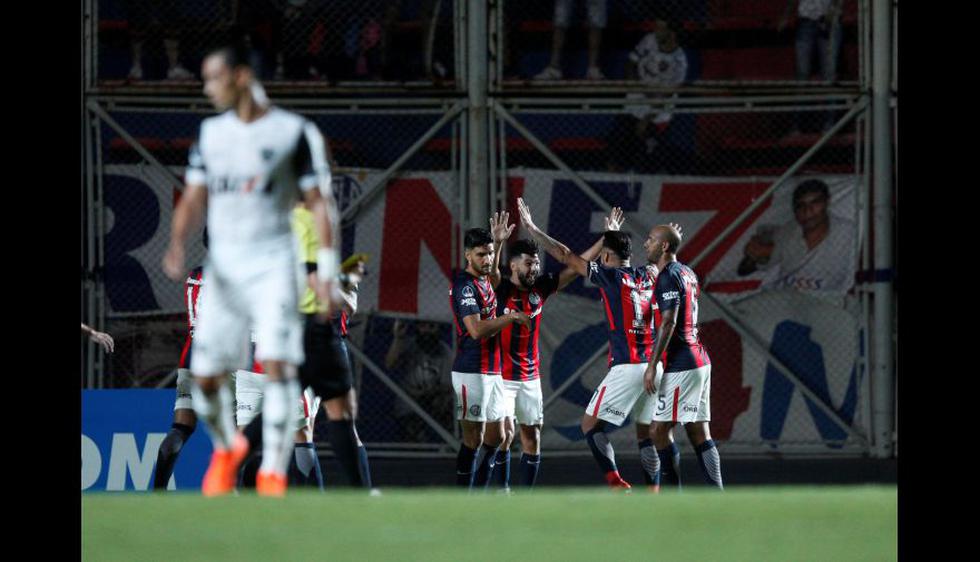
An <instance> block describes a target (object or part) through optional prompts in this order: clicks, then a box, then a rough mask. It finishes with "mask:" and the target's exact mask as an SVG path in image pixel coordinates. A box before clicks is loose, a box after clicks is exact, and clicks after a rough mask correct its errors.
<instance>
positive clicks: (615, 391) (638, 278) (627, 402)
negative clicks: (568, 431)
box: [517, 198, 662, 490]
mask: <svg viewBox="0 0 980 562" xmlns="http://www.w3.org/2000/svg"><path fill="white" fill-rule="evenodd" d="M517 205H518V209H519V211H520V214H521V224H523V225H524V228H526V229H527V230H528V232H529V233H530V235H531V237H532V238H533V239H534V240H535V242H537V243H538V245H539V246H540V247H542V248H544V250H545V251H546V252H548V253H549V254H551V255H552V256H553V257H554V258H555V259H557V260H558V261H560V262H561V263H563V264H565V265H566V266H568V267H571V268H572V269H574V270H575V272H576V273H577V274H578V275H581V276H583V277H586V278H587V279H589V281H591V282H592V283H594V284H595V285H597V286H598V287H599V292H600V294H601V296H602V301H603V304H604V305H605V312H606V321H607V322H608V325H609V360H608V361H609V373H608V374H607V375H606V377H605V378H604V379H603V380H602V382H601V383H599V386H598V387H597V388H596V390H595V392H594V393H593V395H592V399H591V400H590V401H589V404H588V406H587V407H586V409H585V415H584V416H583V417H582V432H583V433H584V434H585V439H586V442H587V443H588V444H589V449H590V450H591V451H592V455H593V457H595V460H596V462H597V463H598V464H599V468H600V469H601V470H602V472H603V473H604V475H605V478H606V482H607V483H608V484H609V486H610V487H612V488H614V489H617V488H621V489H626V490H629V489H630V488H631V487H632V486H630V484H629V483H628V482H626V481H625V480H623V478H622V476H620V474H619V470H618V469H617V467H616V457H615V452H614V451H613V447H612V444H611V443H610V442H609V439H608V438H607V437H606V434H605V432H604V430H605V427H606V424H607V423H612V424H614V425H622V423H623V422H624V421H625V420H626V417H627V416H628V415H630V413H632V415H633V417H634V419H635V420H636V423H637V434H638V435H637V436H638V437H639V436H640V432H641V430H642V429H643V428H645V426H646V425H648V424H649V423H650V421H651V420H652V418H653V408H654V405H655V403H654V400H653V399H652V397H650V396H647V395H646V394H644V392H643V374H644V372H645V371H646V370H647V364H648V362H650V358H651V352H652V351H653V330H652V325H653V306H652V302H651V301H652V293H653V284H654V280H655V279H656V276H657V268H656V267H655V266H652V265H646V266H639V267H634V266H632V265H630V254H631V248H630V238H629V235H628V234H626V233H624V232H621V231H606V232H605V233H603V236H602V248H601V250H600V253H599V259H598V260H596V261H586V260H584V259H582V258H581V257H579V256H577V255H575V254H574V253H573V252H572V251H571V250H569V249H568V247H567V246H565V245H564V244H562V243H561V242H558V241H557V240H555V239H553V238H551V237H549V236H548V235H547V234H545V233H544V232H542V231H541V230H540V229H539V228H538V227H537V226H536V225H535V224H534V221H533V220H532V218H531V211H530V209H529V208H528V207H527V205H526V204H525V203H524V199H523V198H518V200H517ZM651 364H652V365H656V367H655V368H654V370H655V372H656V373H661V372H662V366H661V365H660V361H656V360H655V361H653V362H652V363H651ZM658 382H659V381H658ZM644 437H645V435H644ZM644 445H645V444H644V443H643V442H641V443H640V461H641V463H642V464H643V468H644V472H645V474H646V476H647V479H648V481H649V482H652V480H653V475H654V473H653V472H651V469H652V468H653V466H652V464H651V462H650V457H655V456H656V453H655V452H654V451H653V447H652V444H651V445H648V446H644Z"/></svg>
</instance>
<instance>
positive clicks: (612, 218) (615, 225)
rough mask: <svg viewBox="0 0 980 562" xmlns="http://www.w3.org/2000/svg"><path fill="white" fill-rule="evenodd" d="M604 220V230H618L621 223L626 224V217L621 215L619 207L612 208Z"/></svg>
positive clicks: (621, 211)
mask: <svg viewBox="0 0 980 562" xmlns="http://www.w3.org/2000/svg"><path fill="white" fill-rule="evenodd" d="M605 220H606V230H619V229H620V228H621V227H622V226H623V223H624V222H626V217H625V216H624V215H623V210H622V209H621V208H619V207H613V208H612V211H610V212H609V216H608V217H605Z"/></svg>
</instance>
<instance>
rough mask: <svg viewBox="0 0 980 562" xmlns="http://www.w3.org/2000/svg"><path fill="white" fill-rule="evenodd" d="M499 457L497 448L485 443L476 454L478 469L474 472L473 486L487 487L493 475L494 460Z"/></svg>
mask: <svg viewBox="0 0 980 562" xmlns="http://www.w3.org/2000/svg"><path fill="white" fill-rule="evenodd" d="M496 459H497V448H496V447H494V446H491V445H487V444H486V443H484V444H483V445H482V446H481V447H480V450H479V452H477V455H476V470H475V471H474V472H473V485H472V486H471V488H486V487H487V486H488V485H489V484H490V477H491V476H493V467H494V461H495V460H496Z"/></svg>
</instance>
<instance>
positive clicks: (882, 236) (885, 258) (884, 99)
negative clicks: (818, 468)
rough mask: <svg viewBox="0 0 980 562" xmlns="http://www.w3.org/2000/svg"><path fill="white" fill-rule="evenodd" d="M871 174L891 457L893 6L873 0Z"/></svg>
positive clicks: (878, 374)
mask: <svg viewBox="0 0 980 562" xmlns="http://www.w3.org/2000/svg"><path fill="white" fill-rule="evenodd" d="M871 16H872V25H873V31H872V33H873V40H872V50H873V52H872V59H873V60H874V63H873V64H872V73H873V79H872V100H873V101H872V120H871V122H872V126H873V132H872V134H873V138H874V143H873V150H874V156H873V158H872V166H873V168H872V170H873V177H874V186H873V195H874V201H873V209H874V215H873V216H874V232H875V245H874V268H875V270H874V336H873V342H874V344H873V345H874V352H873V354H872V357H873V361H874V364H873V366H874V368H873V369H872V373H873V375H872V376H873V378H872V385H871V388H872V391H873V392H874V397H873V404H874V416H873V424H872V426H873V427H874V431H875V433H874V445H875V447H874V450H875V455H876V456H878V457H882V458H886V457H890V456H891V453H892V446H893V429H894V428H893V423H894V417H893V415H892V414H893V411H894V407H895V405H894V402H893V400H892V397H893V393H894V385H895V379H896V377H895V364H894V355H893V354H894V350H895V348H894V341H893V329H894V306H895V303H894V300H893V294H892V293H893V290H892V278H893V275H894V272H893V270H892V251H893V248H892V236H893V234H892V194H893V186H892V164H891V158H892V135H891V119H890V116H891V115H890V114H891V111H890V107H889V105H890V101H891V78H890V76H889V75H890V74H891V60H890V57H891V54H892V50H891V45H890V42H891V37H890V35H891V29H890V27H891V2H890V1H889V0H874V4H873V6H872V13H871Z"/></svg>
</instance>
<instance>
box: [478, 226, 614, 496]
mask: <svg viewBox="0 0 980 562" xmlns="http://www.w3.org/2000/svg"><path fill="white" fill-rule="evenodd" d="M505 217H506V213H505ZM622 222H623V211H622V209H620V208H619V207H614V208H613V210H612V213H611V214H610V215H609V216H608V217H606V230H619V227H620V225H621V224H622ZM504 223H505V224H506V218H505V219H504ZM601 249H602V239H601V238H600V239H599V240H598V241H596V243H595V244H594V245H593V246H592V247H591V248H589V249H588V250H587V251H586V252H585V253H584V254H582V255H581V256H580V257H581V258H582V259H584V260H585V261H590V260H592V259H595V257H596V256H597V255H598V254H599V251H600V250H601ZM508 255H509V263H508V267H509V268H510V276H509V277H505V278H503V279H502V280H501V281H500V283H499V284H498V285H496V286H495V287H494V290H495V291H496V293H497V313H498V314H500V315H505V314H507V313H509V312H510V311H512V310H518V311H521V312H524V313H525V314H527V315H528V317H529V318H531V324H530V326H528V327H527V328H524V327H522V326H514V325H513V324H511V325H509V326H505V327H504V329H503V330H501V332H500V342H501V354H502V361H503V362H502V364H501V366H502V369H501V374H502V376H503V381H504V442H503V443H502V444H501V446H500V448H499V449H498V450H497V456H496V459H495V461H494V465H495V467H498V468H495V469H494V471H495V472H496V474H497V475H498V481H499V482H500V483H501V484H502V486H503V487H504V489H507V488H509V486H510V445H511V442H512V441H513V439H514V433H515V431H514V419H515V418H516V420H517V422H518V424H519V425H520V436H521V461H520V473H521V482H522V484H524V485H525V486H529V487H531V486H534V482H535V480H536V479H537V476H538V468H539V466H540V462H541V426H542V424H543V423H544V398H543V396H542V394H541V370H540V369H541V353H540V347H539V346H538V336H539V334H540V332H539V329H540V326H541V314H542V312H543V311H544V303H545V301H546V300H547V299H548V297H550V296H551V295H552V294H554V293H555V292H557V291H560V290H561V289H563V288H565V287H566V286H568V284H569V283H571V282H572V281H574V280H575V279H576V278H577V277H578V273H576V272H575V270H574V269H573V268H571V267H566V268H565V269H564V270H562V271H561V272H560V273H558V274H557V275H556V274H554V273H548V274H545V275H541V257H540V256H539V255H538V245H537V244H535V243H534V241H533V240H527V239H522V240H518V241H517V242H515V243H514V244H513V245H511V247H510V248H509V251H508Z"/></svg>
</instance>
